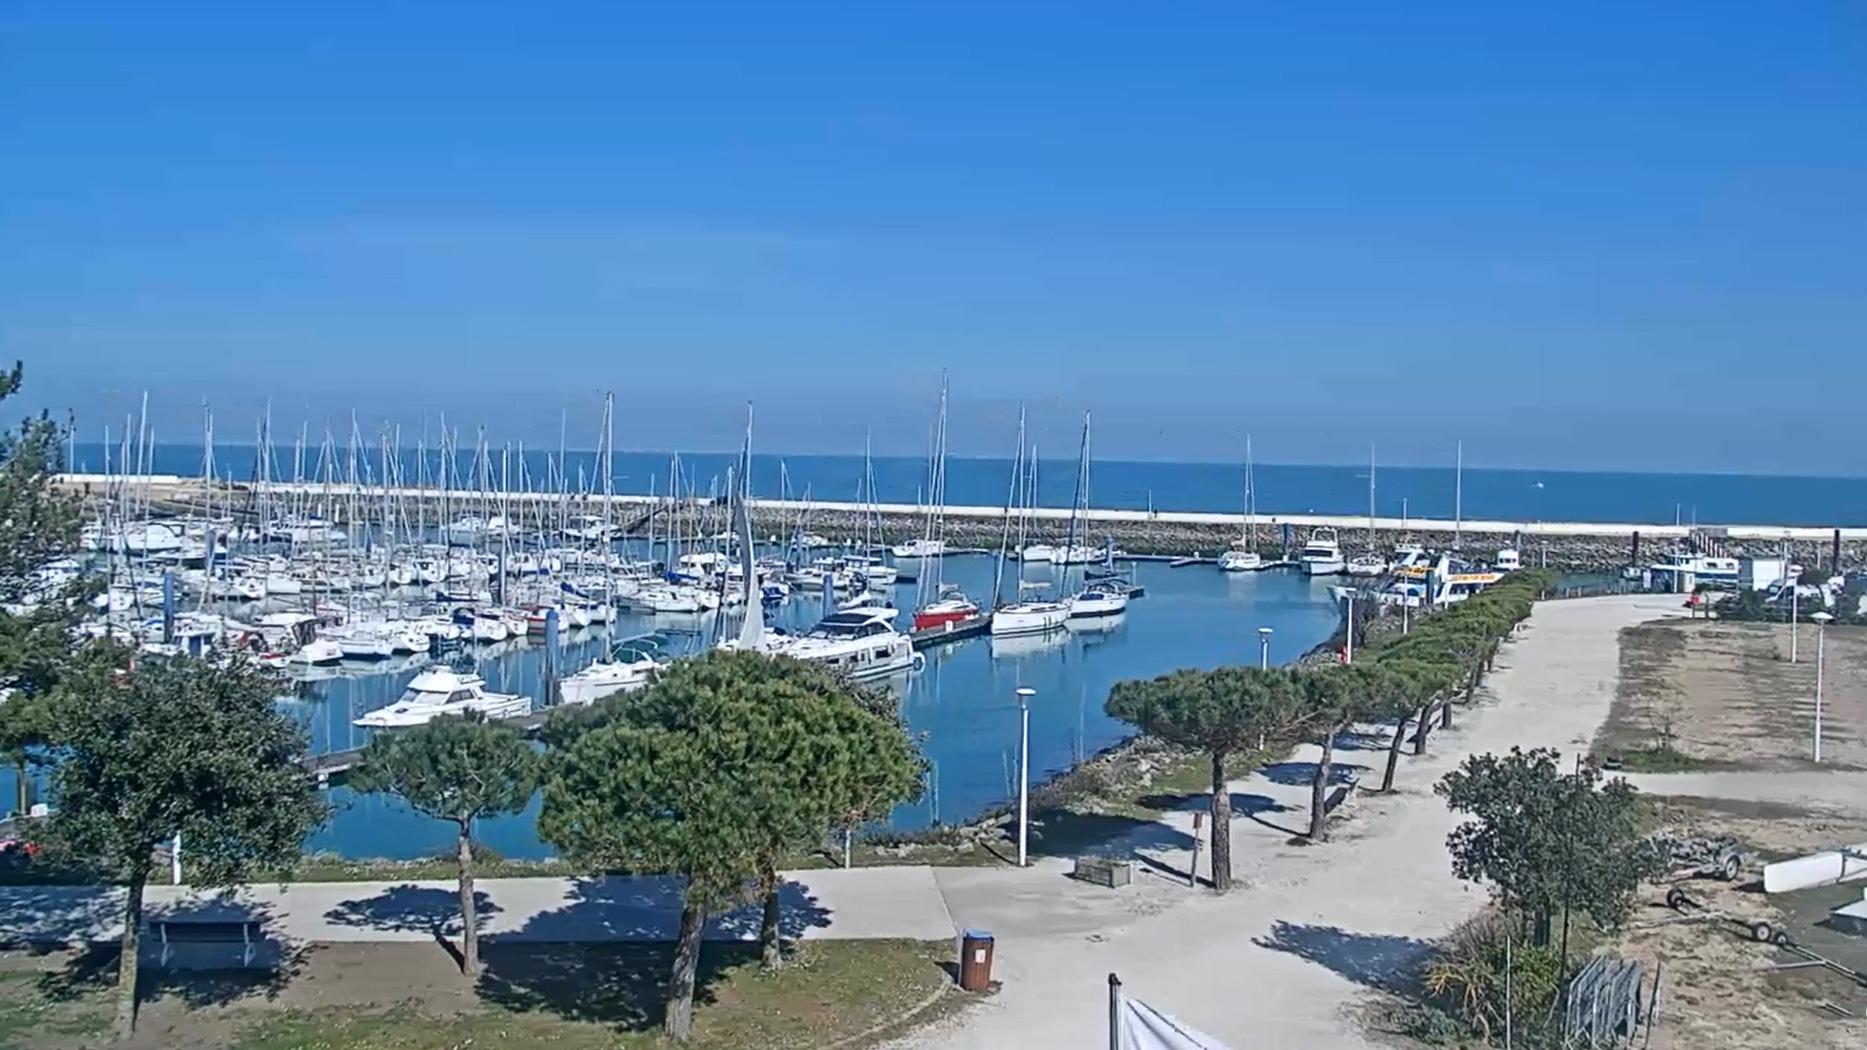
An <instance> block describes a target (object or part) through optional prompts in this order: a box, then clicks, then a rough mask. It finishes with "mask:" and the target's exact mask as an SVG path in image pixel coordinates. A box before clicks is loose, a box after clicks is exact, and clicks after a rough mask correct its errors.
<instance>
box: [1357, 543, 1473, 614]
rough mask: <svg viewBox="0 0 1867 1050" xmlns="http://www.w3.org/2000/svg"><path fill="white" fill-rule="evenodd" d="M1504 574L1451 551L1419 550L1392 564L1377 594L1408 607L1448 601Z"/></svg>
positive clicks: (1462, 596)
mask: <svg viewBox="0 0 1867 1050" xmlns="http://www.w3.org/2000/svg"><path fill="white" fill-rule="evenodd" d="M1504 575H1505V574H1504V573H1503V572H1500V571H1498V570H1497V569H1494V568H1485V567H1483V566H1474V565H1471V564H1468V563H1466V562H1464V561H1462V560H1460V559H1458V558H1455V557H1453V556H1452V555H1451V554H1450V553H1446V552H1441V553H1440V554H1437V555H1433V554H1429V553H1419V554H1417V555H1415V556H1413V557H1412V558H1411V560H1409V561H1405V562H1403V563H1401V564H1399V565H1396V566H1394V567H1393V569H1392V571H1391V576H1392V579H1391V581H1390V582H1389V583H1388V584H1387V586H1385V587H1383V588H1382V589H1381V590H1380V591H1379V592H1377V594H1376V598H1377V599H1378V600H1379V601H1381V602H1383V603H1386V604H1392V605H1405V606H1407V607H1409V608H1418V607H1420V606H1422V605H1427V604H1432V605H1449V604H1452V603H1455V602H1462V601H1464V600H1465V599H1467V598H1469V597H1471V596H1472V595H1474V594H1477V593H1478V592H1479V591H1482V590H1484V589H1485V588H1486V587H1489V586H1491V585H1492V584H1494V583H1496V582H1497V581H1499V580H1501V579H1503V578H1504Z"/></svg>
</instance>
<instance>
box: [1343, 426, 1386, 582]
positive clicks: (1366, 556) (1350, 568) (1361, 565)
mask: <svg viewBox="0 0 1867 1050" xmlns="http://www.w3.org/2000/svg"><path fill="white" fill-rule="evenodd" d="M1386 571H1387V559H1385V558H1383V557H1381V555H1380V554H1379V553H1377V552H1376V550H1375V546H1374V446H1372V445H1370V446H1368V546H1367V549H1366V550H1363V551H1362V552H1361V553H1360V554H1357V555H1354V556H1353V557H1351V558H1349V559H1348V565H1347V572H1348V574H1349V575H1350V576H1364V577H1365V576H1379V575H1381V574H1382V573H1384V572H1386Z"/></svg>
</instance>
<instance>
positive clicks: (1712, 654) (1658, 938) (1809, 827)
mask: <svg viewBox="0 0 1867 1050" xmlns="http://www.w3.org/2000/svg"><path fill="white" fill-rule="evenodd" d="M1798 633H1799V635H1800V636H1799V638H1798V639H1797V640H1796V649H1797V650H1798V651H1797V653H1796V656H1797V657H1798V659H1797V660H1796V661H1795V662H1793V663H1792V662H1791V661H1790V659H1789V658H1790V649H1791V641H1790V634H1789V628H1788V627H1787V626H1786V625H1765V624H1725V623H1719V622H1716V621H1702V620H1697V621H1687V620H1673V621H1668V622H1663V623H1652V624H1646V625H1642V626H1638V627H1634V628H1630V629H1628V630H1627V631H1625V632H1624V633H1623V649H1622V680H1621V688H1620V695H1619V697H1618V698H1617V701H1616V704H1615V709H1614V712H1613V714H1612V715H1611V717H1610V718H1609V720H1608V722H1607V724H1605V725H1604V726H1603V728H1602V731H1601V733H1600V734H1599V735H1598V736H1597V739H1596V748H1597V750H1598V751H1601V752H1603V753H1613V752H1615V751H1619V750H1622V749H1627V748H1634V747H1650V746H1652V745H1653V744H1654V743H1655V742H1656V741H1657V739H1658V738H1659V735H1660V734H1659V731H1660V728H1661V727H1662V726H1663V727H1665V728H1666V729H1668V730H1669V731H1670V732H1669V734H1668V735H1669V736H1670V738H1671V740H1672V743H1673V746H1674V747H1675V748H1676V749H1677V750H1679V751H1680V752H1681V753H1683V754H1684V755H1685V756H1687V757H1688V758H1689V759H1692V760H1696V761H1697V762H1699V763H1700V764H1702V765H1703V767H1704V768H1702V769H1698V770H1693V771H1688V772H1678V773H1639V774H1633V775H1630V776H1629V778H1628V779H1629V780H1631V781H1632V782H1633V783H1634V784H1635V785H1636V786H1637V787H1639V788H1640V789H1641V790H1642V791H1644V792H1646V793H1648V794H1649V795H1654V796H1660V797H1661V799H1662V810H1661V821H1662V824H1663V825H1664V826H1665V827H1666V828H1668V829H1669V830H1674V831H1677V832H1680V833H1684V834H1693V835H1704V836H1729V837H1731V838H1734V839H1736V840H1737V841H1739V842H1740V843H1741V844H1743V846H1744V847H1745V848H1747V849H1749V850H1751V851H1753V852H1754V853H1755V854H1756V855H1757V858H1756V861H1755V862H1753V865H1752V868H1751V870H1750V871H1749V872H1748V873H1747V876H1746V878H1745V879H1743V880H1740V881H1738V882H1736V883H1720V882H1715V881H1709V880H1694V881H1691V882H1686V883H1682V884H1681V888H1682V889H1684V890H1685V891H1686V892H1687V893H1689V894H1690V895H1691V896H1692V897H1693V899H1694V900H1696V901H1698V902H1700V903H1702V904H1703V905H1705V906H1706V907H1707V908H1709V909H1712V910H1714V911H1718V912H1722V913H1724V914H1726V915H1729V916H1732V917H1734V918H1737V919H1741V920H1744V921H1745V922H1749V921H1756V920H1767V921H1770V922H1772V923H1774V924H1776V925H1777V926H1778V927H1779V928H1781V929H1783V930H1785V932H1787V933H1788V934H1789V936H1790V937H1791V938H1792V939H1793V940H1794V941H1795V943H1797V944H1799V945H1802V946H1804V947H1807V948H1808V949H1810V950H1812V951H1815V952H1818V953H1820V954H1822V955H1824V956H1826V957H1828V958H1831V959H1834V960H1836V961H1837V962H1840V963H1842V964H1843V965H1846V966H1850V967H1853V968H1855V969H1867V941H1864V940H1862V939H1860V938H1856V937H1852V936H1848V935H1846V934H1844V933H1841V932H1839V931H1836V930H1832V929H1830V928H1828V927H1827V925H1826V923H1825V920H1826V918H1827V914H1828V909H1830V908H1832V907H1834V906H1835V905H1837V904H1840V903H1844V902H1848V901H1853V900H1858V899H1859V898H1860V896H1861V884H1859V883H1856V884H1852V885H1847V886H1836V887H1825V888H1821V889H1814V890H1806V891H1799V892H1797V893H1794V894H1786V895H1779V896H1766V895H1765V894H1763V893H1762V891H1761V886H1760V885H1759V884H1758V883H1757V882H1756V881H1755V876H1756V875H1757V874H1758V870H1757V867H1756V865H1757V864H1758V863H1761V862H1763V861H1767V860H1771V859H1778V858H1781V857H1785V856H1792V855H1796V854H1801V853H1807V852H1812V851H1815V850H1820V849H1827V848H1831V847H1833V846H1835V845H1837V844H1844V843H1858V842H1862V841H1867V770H1863V766H1864V765H1867V742H1863V740H1862V738H1861V732H1862V727H1863V726H1864V725H1867V661H1864V660H1863V658H1864V657H1867V631H1861V630H1859V629H1855V628H1835V629H1831V630H1830V631H1829V632H1828V636H1827V640H1826V644H1825V646H1824V649H1825V660H1824V679H1825V682H1824V689H1823V693H1824V704H1823V708H1824V711H1823V713H1824V718H1823V734H1822V747H1823V762H1822V764H1821V765H1819V766H1818V765H1816V764H1815V763H1814V762H1813V761H1812V760H1811V752H1812V739H1811V737H1812V731H1813V728H1814V695H1815V666H1814V659H1815V654H1816V632H1815V631H1814V630H1813V629H1812V628H1808V627H1806V626H1805V627H1804V628H1802V629H1801V630H1800V631H1799V632H1798ZM1653 896H1654V897H1655V898H1657V897H1658V896H1659V895H1658V894H1657V893H1655V894H1653ZM1619 950H1620V951H1621V952H1623V953H1624V954H1627V955H1630V956H1634V957H1639V958H1644V959H1646V960H1648V961H1649V962H1652V963H1658V962H1663V963H1664V965H1665V967H1666V974H1667V977H1666V978H1665V986H1666V991H1665V992H1664V993H1663V996H1662V1002H1661V1008H1660V1017H1661V1020H1660V1024H1659V1026H1658V1028H1657V1030H1656V1032H1655V1036H1654V1040H1653V1043H1654V1045H1655V1046H1660V1047H1666V1048H1671V1047H1680V1048H1686V1047H1691V1048H1698V1047H1712V1046H1731V1047H1756V1048H1760V1050H1765V1048H1778V1047H1780V1048H1783V1050H1788V1048H1791V1047H1842V1046H1859V1045H1861V1043H1862V1041H1863V1039H1867V1027H1864V1026H1863V1024H1862V1022H1860V1021H1859V1020H1842V1019H1837V1018H1835V1017H1833V1016H1830V1015H1828V1014H1826V1013H1824V1012H1823V1011H1822V1010H1821V1009H1820V1007H1821V1004H1823V1003H1834V1004H1837V1005H1839V1006H1841V1007H1843V1008H1845V1009H1847V1010H1849V1011H1851V1012H1852V1013H1854V1014H1855V1015H1857V1017H1858V1015H1860V1014H1862V1013H1863V1012H1867V990H1864V989H1863V988H1862V987H1861V986H1860V985H1858V984H1856V983H1855V982H1853V981H1850V980H1848V979H1846V978H1843V977H1839V976H1836V975H1832V974H1828V973H1826V972H1824V971H1821V970H1819V969H1797V970H1790V971H1775V972H1772V971H1770V970H1769V969H1768V967H1770V966H1773V965H1777V964H1782V963H1786V962H1793V961H1796V959H1797V957H1796V956H1793V955H1790V954H1788V953H1785V952H1781V951H1779V950H1777V949H1775V948H1771V947H1768V946H1765V945H1761V944H1757V943H1755V942H1754V941H1752V940H1750V939H1749V938H1747V937H1746V936H1744V934H1743V932H1742V929H1741V928H1740V927H1739V926H1738V925H1737V924H1736V923H1732V922H1721V921H1711V922H1692V923H1681V922H1679V921H1678V917H1677V916H1674V915H1673V914H1672V913H1671V912H1668V911H1666V910H1665V909H1664V908H1663V907H1659V906H1657V905H1656V904H1650V905H1649V906H1648V907H1647V908H1646V909H1645V910H1644V912H1643V914H1642V915H1641V916H1640V917H1639V919H1638V920H1637V921H1636V928H1635V929H1634V930H1633V931H1632V932H1631V933H1629V934H1628V935H1627V936H1625V937H1623V938H1622V939H1621V941H1620V945H1619Z"/></svg>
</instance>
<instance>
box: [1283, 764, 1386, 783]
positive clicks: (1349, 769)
mask: <svg viewBox="0 0 1867 1050" xmlns="http://www.w3.org/2000/svg"><path fill="white" fill-rule="evenodd" d="M1369 768H1370V767H1368V766H1363V765H1357V764H1356V763H1354V762H1333V763H1330V766H1329V784H1330V785H1331V786H1335V785H1338V784H1352V783H1354V782H1355V781H1356V780H1359V779H1360V778H1361V775H1362V774H1363V773H1366V772H1367V771H1368V769H1369ZM1258 772H1260V773H1262V774H1263V775H1264V779H1266V780H1268V781H1270V782H1271V783H1273V784H1282V785H1283V786H1284V787H1308V786H1309V784H1310V782H1311V781H1313V780H1315V779H1316V763H1314V762H1278V763H1275V764H1273V765H1268V766H1265V767H1264V768H1263V769H1260V770H1258Z"/></svg>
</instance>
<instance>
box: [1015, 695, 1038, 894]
mask: <svg viewBox="0 0 1867 1050" xmlns="http://www.w3.org/2000/svg"><path fill="white" fill-rule="evenodd" d="M1036 695H1037V690H1035V689H1031V688H1029V687H1026V688H1023V689H1020V690H1018V867H1020V868H1022V867H1027V866H1028V865H1029V863H1030V854H1029V852H1028V848H1029V843H1030V830H1031V703H1030V701H1031V697H1033V696H1036Z"/></svg>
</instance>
